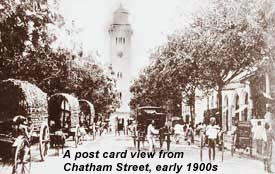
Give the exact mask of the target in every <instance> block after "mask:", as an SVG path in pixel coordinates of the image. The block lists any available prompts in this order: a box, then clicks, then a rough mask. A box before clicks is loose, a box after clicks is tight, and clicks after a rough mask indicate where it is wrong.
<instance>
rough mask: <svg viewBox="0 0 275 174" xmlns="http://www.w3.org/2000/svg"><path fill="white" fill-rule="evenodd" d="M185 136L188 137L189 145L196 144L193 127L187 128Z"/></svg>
mask: <svg viewBox="0 0 275 174" xmlns="http://www.w3.org/2000/svg"><path fill="white" fill-rule="evenodd" d="M185 136H186V140H187V143H188V145H190V144H191V143H194V130H193V127H192V126H191V125H189V126H188V127H187V129H186V135H185Z"/></svg>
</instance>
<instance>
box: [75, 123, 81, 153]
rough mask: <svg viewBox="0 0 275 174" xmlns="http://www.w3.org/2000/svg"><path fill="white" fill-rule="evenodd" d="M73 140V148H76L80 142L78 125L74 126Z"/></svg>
mask: <svg viewBox="0 0 275 174" xmlns="http://www.w3.org/2000/svg"><path fill="white" fill-rule="evenodd" d="M74 141H75V148H77V146H78V144H79V142H80V130H79V126H76V131H75V135H74Z"/></svg>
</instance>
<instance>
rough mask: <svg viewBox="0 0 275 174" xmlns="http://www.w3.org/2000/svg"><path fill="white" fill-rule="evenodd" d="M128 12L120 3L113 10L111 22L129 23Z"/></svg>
mask: <svg viewBox="0 0 275 174" xmlns="http://www.w3.org/2000/svg"><path fill="white" fill-rule="evenodd" d="M128 16H129V12H128V10H126V9H125V8H124V7H123V6H122V4H120V5H119V7H118V9H117V10H115V12H114V18H113V24H126V25H128V24H129V20H128Z"/></svg>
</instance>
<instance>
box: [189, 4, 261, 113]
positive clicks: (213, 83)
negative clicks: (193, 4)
mask: <svg viewBox="0 0 275 174" xmlns="http://www.w3.org/2000/svg"><path fill="white" fill-rule="evenodd" d="M248 3H249V2H248V1H246V2H245V3H244V2H238V1H235V0H229V1H215V3H214V4H213V6H212V8H210V10H209V11H208V12H207V13H206V14H204V15H203V16H200V17H197V21H196V23H194V24H193V26H192V27H193V30H195V31H198V32H197V33H198V34H199V36H200V39H199V40H198V41H199V42H198V43H197V44H196V45H195V54H194V55H195V56H194V58H195V59H197V62H198V66H199V67H200V69H201V70H203V71H202V73H201V77H200V78H201V79H202V80H204V82H205V83H207V84H208V86H210V87H211V88H214V89H216V90H217V92H218V110H219V114H220V115H221V113H222V89H223V87H224V86H225V85H227V84H228V83H230V82H231V81H232V80H233V79H234V78H236V77H237V76H239V75H240V74H242V73H244V72H249V71H250V70H251V69H252V68H253V67H255V65H256V64H257V63H258V62H259V61H260V60H261V59H262V58H263V57H264V56H265V54H266V50H265V48H266V43H265V40H264V35H263V32H262V31H261V30H260V29H259V28H257V27H255V26H254V25H253V24H252V23H250V21H249V18H248V17H247V13H248V14H249V9H248V8H247V5H248Z"/></svg>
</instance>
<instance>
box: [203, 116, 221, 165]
mask: <svg viewBox="0 0 275 174" xmlns="http://www.w3.org/2000/svg"><path fill="white" fill-rule="evenodd" d="M215 123H216V119H215V118H214V117H211V118H210V124H209V125H208V126H207V127H206V132H205V133H206V136H207V137H208V155H209V160H210V161H211V150H213V160H214V161H215V149H216V140H217V136H218V134H219V131H220V128H219V126H218V125H215Z"/></svg>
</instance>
